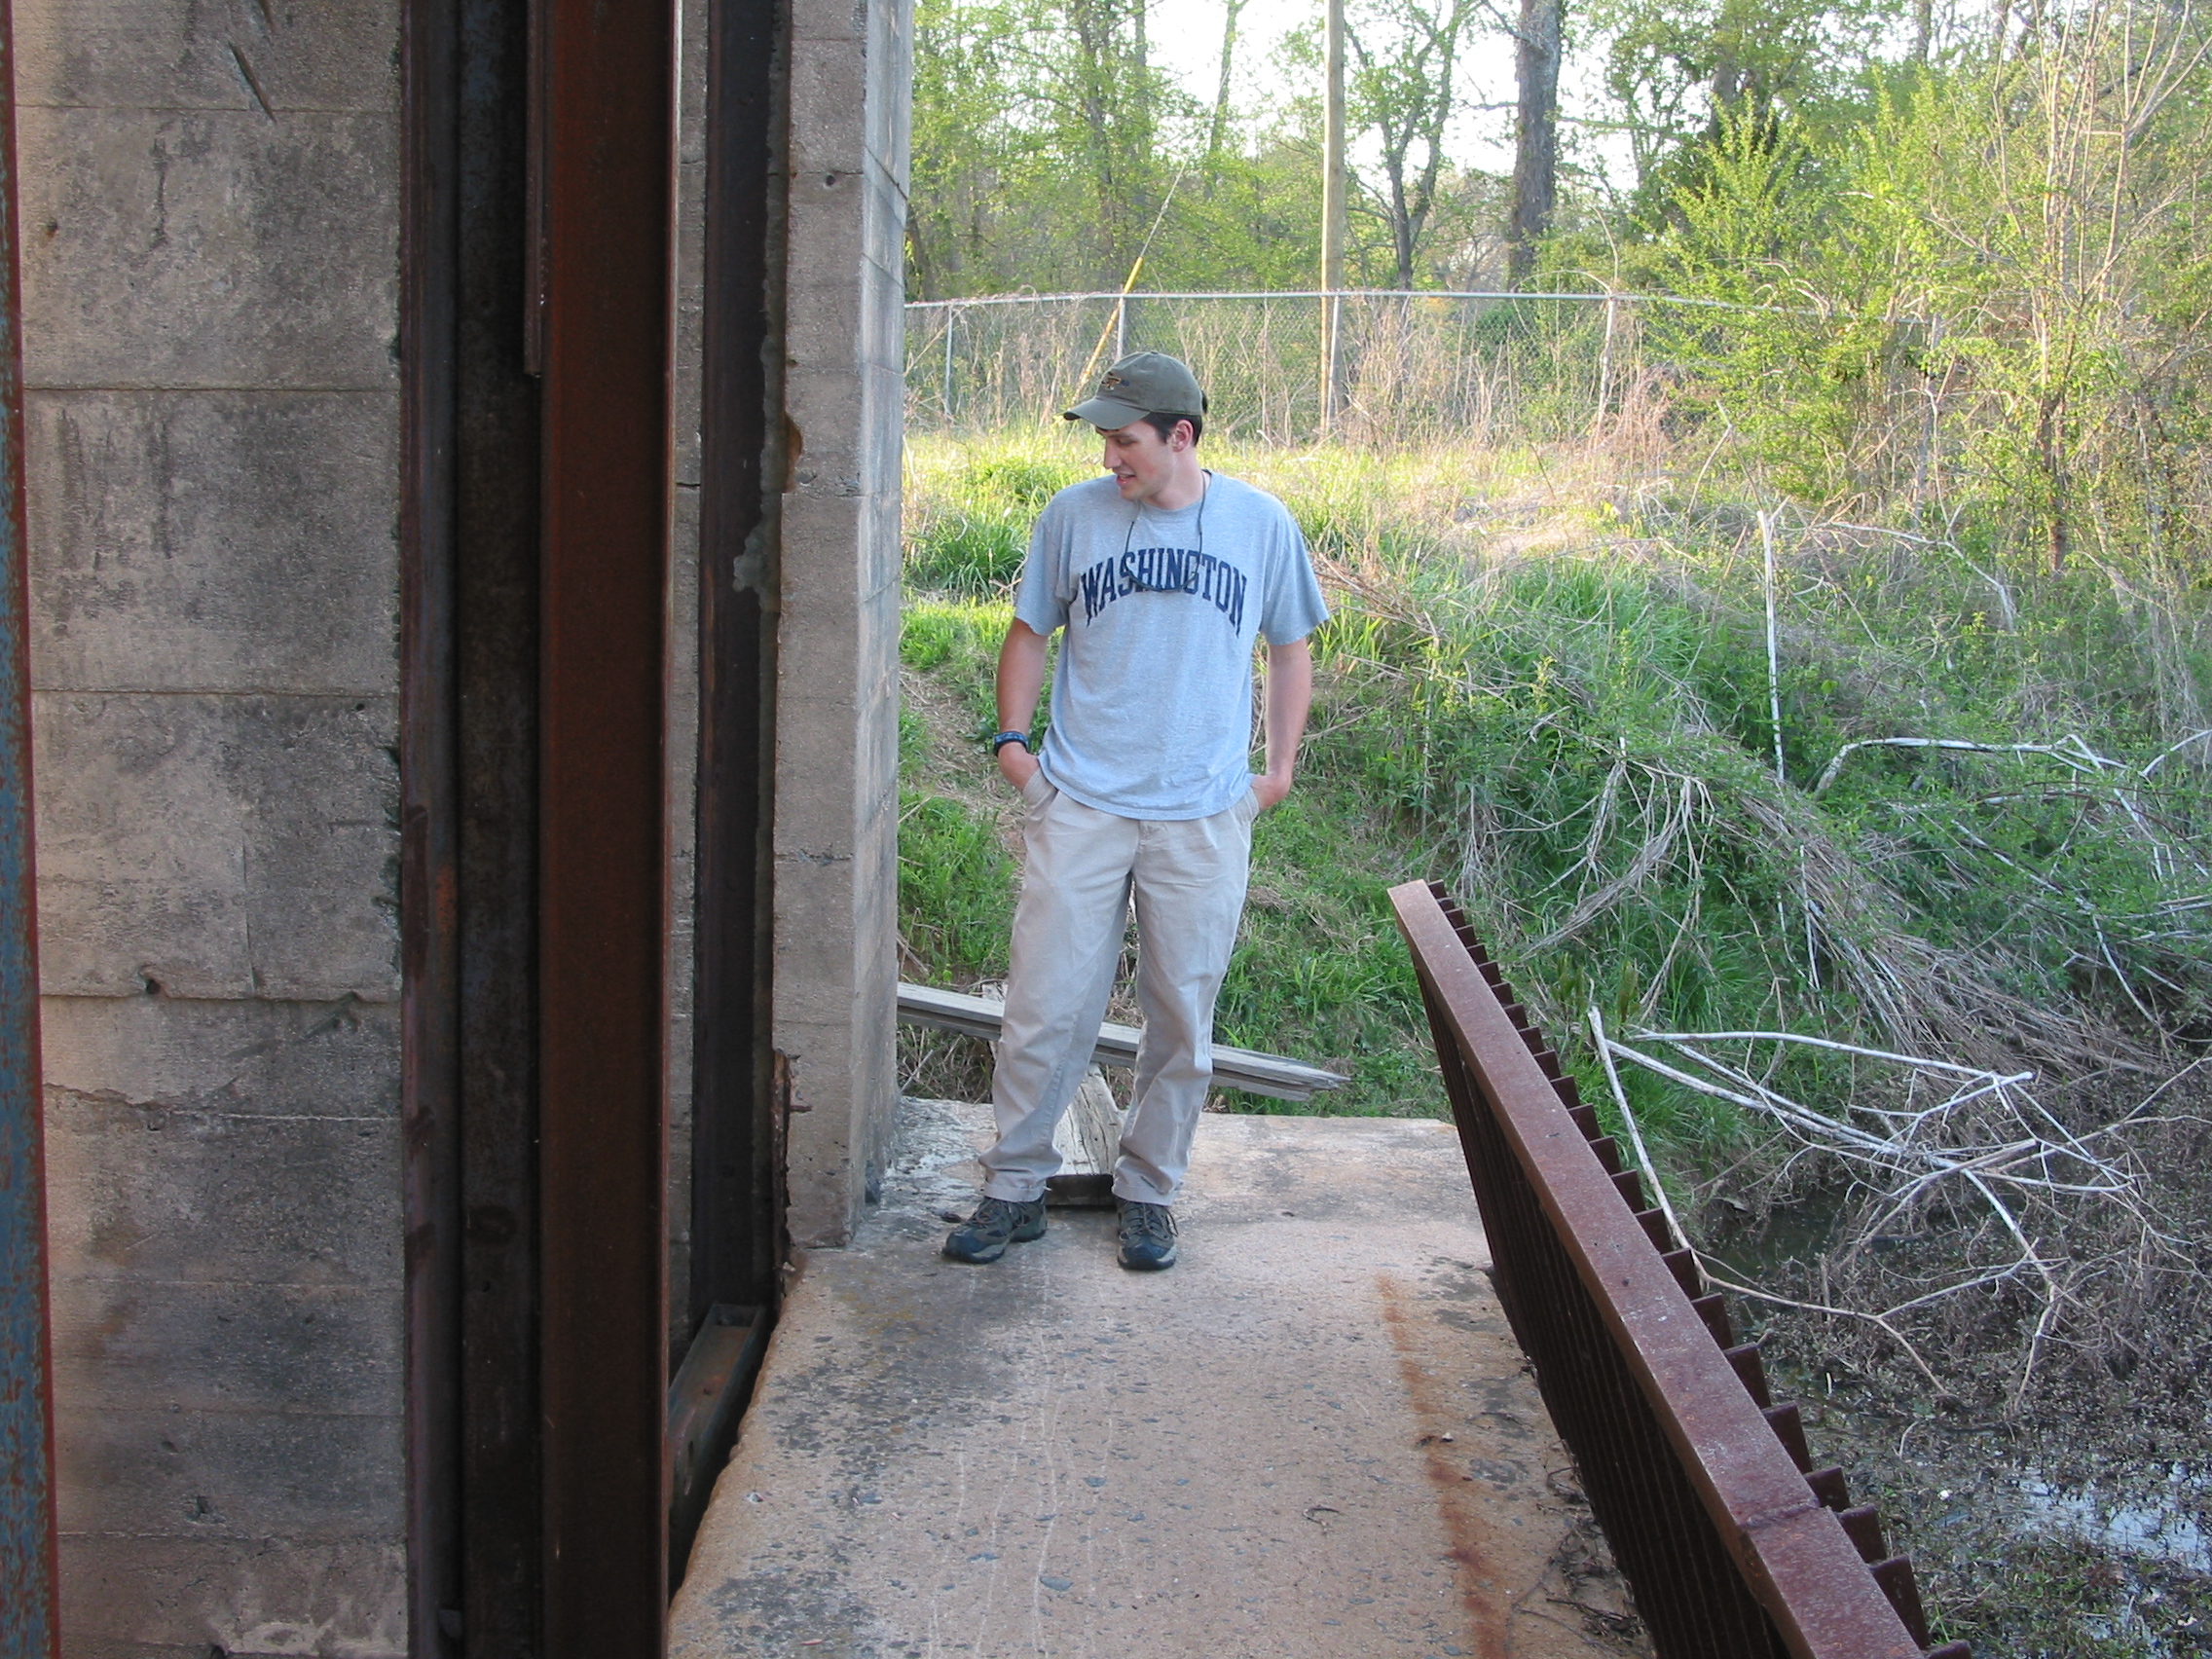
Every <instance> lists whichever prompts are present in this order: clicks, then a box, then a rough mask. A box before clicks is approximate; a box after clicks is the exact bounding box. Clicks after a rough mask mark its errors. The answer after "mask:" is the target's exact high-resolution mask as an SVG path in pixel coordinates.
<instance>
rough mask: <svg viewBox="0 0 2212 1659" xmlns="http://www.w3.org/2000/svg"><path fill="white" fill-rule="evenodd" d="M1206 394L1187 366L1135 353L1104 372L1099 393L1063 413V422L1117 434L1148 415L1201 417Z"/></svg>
mask: <svg viewBox="0 0 2212 1659" xmlns="http://www.w3.org/2000/svg"><path fill="white" fill-rule="evenodd" d="M1205 412H1206V394H1205V393H1204V392H1202V391H1200V390H1199V389H1198V376H1197V375H1195V374H1193V373H1191V366H1190V365H1189V364H1188V363H1184V362H1180V361H1178V360H1177V359H1175V358H1173V357H1170V356H1168V355H1167V354H1166V353H1165V352H1164V351H1137V352H1132V353H1131V354H1130V355H1128V356H1126V357H1124V358H1123V359H1122V360H1121V361H1120V362H1118V363H1116V364H1114V365H1113V366H1112V367H1110V368H1109V369H1107V371H1106V372H1105V374H1103V375H1101V376H1100V377H1099V380H1098V394H1097V395H1096V396H1095V397H1090V398H1087V399H1085V400H1084V401H1083V402H1081V403H1079V404H1077V405H1076V406H1075V407H1074V408H1073V409H1069V410H1066V411H1064V412H1063V414H1062V417H1061V418H1062V419H1063V420H1068V421H1088V422H1089V423H1090V424H1092V425H1093V426H1098V427H1102V428H1103V429H1105V430H1106V431H1109V432H1118V431H1120V430H1121V429H1122V428H1123V427H1124V426H1126V425H1129V424H1132V423H1133V422H1137V421H1141V420H1143V419H1144V418H1145V417H1146V416H1147V415H1203V414H1204V413H1205Z"/></svg>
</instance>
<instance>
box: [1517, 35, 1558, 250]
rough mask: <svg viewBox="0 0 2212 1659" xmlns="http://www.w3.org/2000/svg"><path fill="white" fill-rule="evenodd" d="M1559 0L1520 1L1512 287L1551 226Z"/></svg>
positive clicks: (1555, 182) (1555, 179)
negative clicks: (1518, 97) (1518, 99)
mask: <svg viewBox="0 0 2212 1659" xmlns="http://www.w3.org/2000/svg"><path fill="white" fill-rule="evenodd" d="M1559 52H1560V0H1521V26H1520V28H1519V29H1517V30H1516V31H1515V48H1514V54H1513V73H1514V80H1515V82H1516V83H1517V85H1518V89H1519V92H1520V107H1519V109H1518V111H1517V113H1516V117H1515V123H1514V134H1513V216H1512V219H1511V220H1510V222H1509V223H1508V225H1507V228H1506V233H1505V247H1506V276H1507V278H1508V280H1509V281H1510V282H1511V283H1512V284H1513V286H1515V287H1519V286H1520V285H1521V284H1522V282H1524V281H1525V280H1527V278H1528V276H1529V272H1530V268H1531V267H1532V266H1533V265H1534V264H1535V263H1536V244H1537V242H1539V241H1541V240H1543V235H1544V233H1545V232H1546V231H1548V230H1550V229H1551V223H1552V203H1553V199H1554V197H1555V195H1556V194H1557V190H1558V181H1559Z"/></svg>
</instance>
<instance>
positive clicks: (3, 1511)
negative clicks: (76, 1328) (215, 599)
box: [0, 0, 61, 1659]
mask: <svg viewBox="0 0 2212 1659" xmlns="http://www.w3.org/2000/svg"><path fill="white" fill-rule="evenodd" d="M15 88H16V56H15V24H14V19H13V17H12V15H11V11H10V8H9V5H8V3H7V0H0V1653H6V1654H11V1655H15V1654H20V1655H22V1659H49V1656H51V1655H54V1654H57V1653H59V1652H60V1650H61V1641H60V1629H59V1618H58V1616H57V1611H56V1608H55V1518H54V1391H53V1377H54V1370H53V1358H52V1355H53V1344H52V1340H51V1336H50V1329H51V1327H50V1322H49V1319H48V1314H47V1277H46V1152H45V1138H44V1128H43V1124H42V1121H41V1106H40V1098H39V1095H40V1090H39V1057H38V909H37V895H36V892H35V890H34V887H33V874H34V870H33V864H32V856H31V729H30V671H29V663H28V659H27V645H26V632H27V629H26V620H27V617H28V615H29V590H28V581H27V571H26V569H25V566H26V550H25V547H24V542H23V351H22V344H23V342H22V314H23V313H22V307H21V304H20V298H21V294H22V282H21V275H20V262H19V260H18V242H17V240H16V195H17V193H16V176H17V175H16V105H15Z"/></svg>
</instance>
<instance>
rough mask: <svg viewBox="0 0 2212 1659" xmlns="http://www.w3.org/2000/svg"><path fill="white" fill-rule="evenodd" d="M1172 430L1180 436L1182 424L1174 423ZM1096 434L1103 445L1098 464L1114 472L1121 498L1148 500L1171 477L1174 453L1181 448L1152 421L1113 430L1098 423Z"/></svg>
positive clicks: (1173, 474)
mask: <svg viewBox="0 0 2212 1659" xmlns="http://www.w3.org/2000/svg"><path fill="white" fill-rule="evenodd" d="M1175 432H1176V436H1177V437H1178V438H1180V437H1182V436H1183V433H1184V428H1183V427H1181V426H1177V427H1176V428H1175ZM1098 435H1099V437H1100V438H1102V439H1103V440H1104V441H1105V445H1106V453H1105V455H1104V457H1103V458H1102V459H1101V461H1100V464H1101V465H1102V466H1104V467H1105V468H1106V470H1107V471H1109V472H1111V473H1112V474H1113V475H1114V484H1115V487H1116V488H1117V489H1119V490H1120V491H1121V492H1122V499H1123V500H1124V501H1149V500H1151V499H1152V498H1154V497H1155V496H1157V495H1159V494H1160V492H1161V489H1162V488H1163V487H1165V486H1166V485H1167V484H1168V483H1169V482H1170V481H1171V480H1172V479H1173V478H1174V476H1175V461H1176V457H1177V456H1178V455H1180V454H1181V453H1182V452H1181V451H1179V450H1177V449H1176V448H1174V447H1173V446H1172V445H1171V444H1170V443H1169V442H1168V441H1167V440H1166V439H1164V438H1162V437H1161V435H1160V434H1159V433H1158V432H1157V431H1155V430H1154V429H1153V425H1152V423H1151V422H1149V421H1137V422H1133V423H1132V424H1129V425H1126V426H1124V427H1122V428H1121V430H1119V431H1114V432H1109V431H1107V430H1106V429H1105V428H1104V427H1100V428H1099V431H1098ZM1185 447H1186V448H1188V447H1189V446H1188V443H1187V442H1186V444H1185Z"/></svg>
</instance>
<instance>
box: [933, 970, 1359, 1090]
mask: <svg viewBox="0 0 2212 1659" xmlns="http://www.w3.org/2000/svg"><path fill="white" fill-rule="evenodd" d="M1005 1014H1006V1006H1005V1004H1003V1003H998V1002H994V1001H992V1000H991V999H990V998H988V997H978V996H972V995H970V994H969V993H968V992H966V991H944V990H940V989H938V988H937V987H936V986H935V985H910V984H905V983H902V984H901V985H900V987H899V1018H900V1020H901V1022H902V1023H903V1024H906V1025H928V1026H933V1027H935V1028H936V1029H938V1030H940V1031H957V1032H958V1033H960V1035H961V1036H963V1037H974V1038H976V1039H977V1040H978V1041H980V1042H984V1043H996V1042H997V1041H998V1040H999V1021H1000V1020H1001V1019H1002V1018H1004V1017H1005ZM1143 1037H1144V1033H1143V1031H1142V1030H1140V1029H1139V1028H1138V1027H1136V1026H1134V1025H1116V1024H1114V1023H1112V1022H1111V1021H1109V1022H1107V1023H1106V1024H1104V1025H1101V1026H1100V1027H1099V1028H1098V1043H1097V1046H1096V1047H1095V1048H1094V1049H1093V1050H1092V1051H1091V1060H1092V1062H1093V1063H1094V1064H1096V1065H1102V1066H1133V1065H1135V1064H1136V1063H1137V1044H1138V1043H1139V1042H1140V1041H1141V1040H1142V1039H1143ZM1213 1081H1214V1085H1215V1087H1217V1088H1241V1089H1242V1090H1244V1092H1245V1093H1247V1094H1265V1095H1267V1096H1268V1097H1269V1098H1270V1099H1273V1100H1310V1099H1312V1098H1313V1096H1314V1095H1316V1094H1318V1093H1320V1092H1322V1091H1323V1090H1324V1089H1330V1088H1343V1087H1344V1086H1345V1084H1346V1081H1347V1080H1346V1079H1345V1078H1343V1077H1340V1076H1339V1075H1338V1074H1337V1073H1335V1072H1332V1071H1323V1070H1322V1069H1321V1068H1320V1067H1319V1066H1309V1065H1308V1064H1306V1062H1305V1061H1303V1060H1294V1059H1291V1058H1289V1057H1287V1056H1286V1055H1282V1054H1263V1053H1261V1052H1259V1051H1256V1050H1253V1049H1233V1048H1231V1047H1229V1046H1228V1045H1227V1044H1223V1043H1217V1044H1215V1045H1214V1051H1213Z"/></svg>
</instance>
